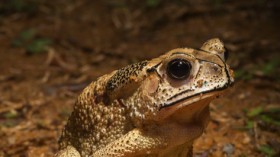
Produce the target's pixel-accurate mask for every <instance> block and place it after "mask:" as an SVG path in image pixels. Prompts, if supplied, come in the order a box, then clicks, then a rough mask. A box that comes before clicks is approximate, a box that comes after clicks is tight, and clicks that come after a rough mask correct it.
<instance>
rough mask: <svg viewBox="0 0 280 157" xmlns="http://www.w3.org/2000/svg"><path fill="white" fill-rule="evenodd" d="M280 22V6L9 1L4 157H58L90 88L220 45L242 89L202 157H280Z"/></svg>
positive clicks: (1, 10) (1, 59) (216, 0)
mask: <svg viewBox="0 0 280 157" xmlns="http://www.w3.org/2000/svg"><path fill="white" fill-rule="evenodd" d="M279 19H280V1H278V0H247V1H241V0H239V1H238V0H237V1H236V0H235V1H234V0H212V1H210V0H174V1H167V0H143V1H136V0H132V1H129V0H115V1H110V0H103V1H102V0H95V1H92V0H58V1H48V0H1V1H0V139H1V140H0V156H39V155H43V156H51V155H52V154H53V153H54V152H55V151H56V150H57V139H58V137H59V134H60V131H61V129H62V127H63V125H64V124H65V122H66V120H67V117H68V116H69V114H70V113H71V111H72V106H73V104H74V102H75V98H76V97H77V95H78V94H79V92H80V91H81V90H82V89H83V88H84V87H85V86H86V85H87V84H88V83H90V82H91V81H93V80H95V79H96V78H97V77H98V76H101V75H103V74H106V73H109V72H111V71H112V70H115V69H119V68H121V67H123V66H125V65H128V64H131V63H135V62H138V61H141V60H144V59H151V58H153V57H157V56H159V55H160V54H163V53H165V52H167V51H169V50H171V49H174V48H177V47H192V48H199V47H200V46H201V45H202V43H203V42H205V41H206V40H208V39H210V38H213V37H218V38H220V39H222V40H223V41H224V43H225V45H226V47H227V49H228V50H229V52H230V57H229V60H228V63H229V64H230V65H231V67H233V69H234V70H235V75H236V82H237V83H236V84H235V86H234V87H233V88H232V90H231V91H230V92H229V95H228V96H226V97H224V98H222V99H220V100H217V101H215V102H214V103H213V104H214V105H213V107H212V113H213V114H212V121H211V123H210V125H209V127H208V130H206V134H205V135H203V136H202V137H201V138H200V139H199V140H198V141H197V143H196V144H195V154H196V156H197V157H200V156H201V157H202V156H203V157H204V156H224V155H228V156H240V157H246V156H278V155H279V152H280V150H279V149H280V135H279V132H280V117H279V114H280V109H279V107H280V75H279V73H280V68H279V65H280V55H279V53H280V52H279V51H280V44H279V41H280V40H279V39H280V29H279V28H280V25H279V24H280V20H279ZM214 137H216V138H215V139H214Z"/></svg>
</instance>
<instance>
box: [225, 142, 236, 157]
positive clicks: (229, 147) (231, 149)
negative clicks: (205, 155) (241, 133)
mask: <svg viewBox="0 0 280 157" xmlns="http://www.w3.org/2000/svg"><path fill="white" fill-rule="evenodd" d="M234 149H235V147H234V145H232V144H230V143H228V144H225V145H224V147H223V152H224V153H226V154H227V156H230V155H231V154H233V152H234Z"/></svg>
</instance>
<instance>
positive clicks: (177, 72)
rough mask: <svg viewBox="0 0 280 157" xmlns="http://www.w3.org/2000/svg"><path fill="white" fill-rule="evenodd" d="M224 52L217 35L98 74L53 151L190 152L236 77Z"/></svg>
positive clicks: (64, 155) (113, 154)
mask: <svg viewBox="0 0 280 157" xmlns="http://www.w3.org/2000/svg"><path fill="white" fill-rule="evenodd" d="M226 56H227V53H226V50H225V48H224V45H223V43H222V42H221V41H220V40H219V39H217V38H215V39H211V40H208V41H207V42H205V43H204V44H203V46H202V47H201V48H200V49H198V50H196V49H192V48H178V49H174V50H171V51H169V52H167V53H166V54H164V55H162V56H159V57H158V58H155V59H152V60H150V61H142V62H140V63H135V64H132V65H129V66H127V67H124V68H122V69H120V70H117V71H113V72H112V73H110V74H108V75H104V76H102V77H100V78H98V79H97V80H96V81H95V82H92V83H91V84H90V85H89V86H88V87H86V88H85V89H84V91H83V92H82V93H81V95H80V96H79V97H78V99H77V101H76V104H75V106H74V111H73V112H72V114H71V116H70V118H69V120H68V123H67V124H66V126H65V128H64V130H63V133H62V136H61V138H60V140H59V144H60V151H59V152H58V153H57V154H56V156H57V157H69V156H73V157H79V156H93V157H128V156H160V157H163V156H180V157H183V156H184V157H185V156H191V154H192V143H193V141H194V140H195V139H196V138H197V137H199V136H200V135H201V134H202V132H203V130H204V129H205V127H206V126H207V123H208V119H209V103H210V101H211V100H213V99H214V98H216V97H217V96H219V95H221V94H222V93H223V92H224V91H225V89H227V88H228V86H229V85H231V84H232V83H233V81H234V79H233V72H232V70H231V69H230V68H229V66H228V65H227V64H226V63H225V58H226Z"/></svg>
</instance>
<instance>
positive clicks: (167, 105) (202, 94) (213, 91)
mask: <svg viewBox="0 0 280 157" xmlns="http://www.w3.org/2000/svg"><path fill="white" fill-rule="evenodd" d="M232 83H233V82H228V83H226V84H225V85H224V86H223V87H221V88H215V89H211V90H208V91H204V92H200V93H196V94H194V95H192V96H189V97H186V98H183V99H179V100H177V101H174V102H171V103H169V104H161V105H160V108H159V110H162V109H164V108H168V107H170V106H173V105H176V104H178V103H181V102H182V101H185V100H189V99H193V98H195V97H197V96H199V97H201V99H200V100H202V99H204V98H202V97H203V96H205V95H209V93H213V94H212V95H216V94H215V93H217V92H218V93H222V92H223V91H225V90H226V89H227V88H228V86H229V85H231V84H232ZM210 95H211V94H210ZM217 95H219V94H217ZM206 98H207V97H206Z"/></svg>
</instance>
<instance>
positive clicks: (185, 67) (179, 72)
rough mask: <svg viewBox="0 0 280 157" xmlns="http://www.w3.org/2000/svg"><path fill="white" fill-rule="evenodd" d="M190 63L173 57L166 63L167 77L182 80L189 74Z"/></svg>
mask: <svg viewBox="0 0 280 157" xmlns="http://www.w3.org/2000/svg"><path fill="white" fill-rule="evenodd" d="M191 69H192V65H191V63H190V62H188V61H187V60H184V59H178V58H177V59H174V60H171V61H170V62H169V63H168V64H167V74H168V76H169V77H171V78H173V79H177V80H182V79H185V78H187V77H188V76H189V75H190V72H191Z"/></svg>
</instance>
